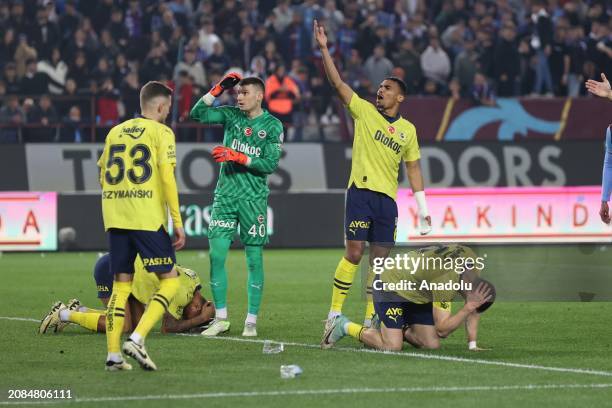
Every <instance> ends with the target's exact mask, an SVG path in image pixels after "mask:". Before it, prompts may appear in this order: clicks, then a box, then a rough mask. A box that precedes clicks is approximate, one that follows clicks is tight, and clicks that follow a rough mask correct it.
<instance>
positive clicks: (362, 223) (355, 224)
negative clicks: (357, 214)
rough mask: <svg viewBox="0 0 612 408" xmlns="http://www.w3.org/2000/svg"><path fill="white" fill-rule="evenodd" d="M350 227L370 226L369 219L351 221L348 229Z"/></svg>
mask: <svg viewBox="0 0 612 408" xmlns="http://www.w3.org/2000/svg"><path fill="white" fill-rule="evenodd" d="M351 228H365V229H367V228H370V221H351V223H350V224H349V229H351Z"/></svg>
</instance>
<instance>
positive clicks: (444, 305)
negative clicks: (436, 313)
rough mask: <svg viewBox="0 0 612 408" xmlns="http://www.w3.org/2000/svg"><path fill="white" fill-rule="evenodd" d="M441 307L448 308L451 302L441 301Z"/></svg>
mask: <svg viewBox="0 0 612 408" xmlns="http://www.w3.org/2000/svg"><path fill="white" fill-rule="evenodd" d="M440 308H442V309H444V310H447V309H449V308H450V303H449V302H440Z"/></svg>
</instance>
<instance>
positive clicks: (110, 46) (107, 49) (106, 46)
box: [97, 28, 119, 59]
mask: <svg viewBox="0 0 612 408" xmlns="http://www.w3.org/2000/svg"><path fill="white" fill-rule="evenodd" d="M117 54H119V47H117V44H116V43H115V39H114V38H113V36H112V35H111V32H110V31H109V29H107V28H105V29H104V30H102V32H101V33H100V47H99V48H98V51H97V55H99V56H103V57H105V58H109V59H113V58H115V57H116V56H117Z"/></svg>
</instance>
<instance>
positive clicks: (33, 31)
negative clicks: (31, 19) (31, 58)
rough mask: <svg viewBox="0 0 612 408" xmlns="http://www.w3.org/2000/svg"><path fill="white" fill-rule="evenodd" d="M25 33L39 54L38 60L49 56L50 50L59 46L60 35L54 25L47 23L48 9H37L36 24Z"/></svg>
mask: <svg viewBox="0 0 612 408" xmlns="http://www.w3.org/2000/svg"><path fill="white" fill-rule="evenodd" d="M29 27H30V30H29V32H27V35H28V38H29V41H31V43H32V45H33V46H34V48H36V50H37V51H38V52H39V55H38V57H39V58H40V59H47V58H49V57H50V56H51V50H52V49H53V48H54V47H57V46H59V45H60V41H61V35H60V30H59V27H58V26H57V24H56V23H54V22H51V21H49V8H48V7H39V8H38V11H37V12H36V23H35V24H32V25H31V26H29Z"/></svg>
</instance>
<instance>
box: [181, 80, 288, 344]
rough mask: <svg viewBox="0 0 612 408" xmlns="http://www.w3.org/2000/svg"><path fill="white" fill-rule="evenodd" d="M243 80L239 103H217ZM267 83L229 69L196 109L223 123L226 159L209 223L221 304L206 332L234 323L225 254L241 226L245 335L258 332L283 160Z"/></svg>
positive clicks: (222, 156)
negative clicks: (273, 182) (271, 211)
mask: <svg viewBox="0 0 612 408" xmlns="http://www.w3.org/2000/svg"><path fill="white" fill-rule="evenodd" d="M236 85H238V88H237V93H238V106H220V107H212V105H213V103H214V101H215V98H216V97H218V96H219V95H221V94H222V93H223V92H224V91H225V90H227V89H230V88H233V87H234V86H236ZM264 90H265V87H264V83H263V81H262V80H261V79H259V78H256V77H249V78H244V79H242V78H241V77H240V75H238V74H236V73H229V74H227V75H226V76H225V77H224V78H223V79H222V80H221V81H220V82H219V83H218V84H217V85H215V86H214V87H213V88H212V89H211V90H210V92H208V93H207V94H206V95H204V96H203V97H202V98H201V99H200V100H199V101H198V102H197V103H196V104H195V106H194V107H193V109H192V110H191V117H192V118H193V119H195V120H197V121H199V122H201V123H218V124H222V125H223V128H224V137H223V146H217V147H215V148H214V149H213V157H214V159H215V161H216V162H218V163H221V170H220V172H219V180H218V181H217V187H216V189H215V199H214V202H213V209H212V214H211V220H210V224H209V229H208V239H209V243H210V286H211V290H212V294H213V300H214V303H215V308H216V316H215V321H214V322H213V323H212V324H211V325H210V327H209V328H208V329H207V330H205V331H204V332H202V335H204V336H216V335H218V334H220V333H224V332H227V331H228V330H229V327H230V323H229V320H228V312H227V272H226V270H225V259H226V257H227V252H228V250H229V248H230V245H231V243H232V240H233V238H234V235H235V233H236V230H237V228H238V226H240V240H241V241H242V243H243V244H244V247H245V252H246V258H247V268H248V282H247V291H248V314H247V317H246V320H245V324H244V330H243V332H242V335H243V336H257V330H256V324H257V314H258V312H259V306H260V304H261V295H262V290H263V284H264V276H263V254H262V252H263V251H262V249H263V246H264V245H265V244H266V243H267V242H268V232H267V219H268V217H267V211H268V194H269V193H270V190H269V189H268V184H267V179H268V175H270V174H272V173H273V172H274V170H276V168H277V166H278V160H279V158H280V155H281V145H282V142H283V126H282V123H281V122H280V121H279V120H278V119H277V118H275V117H274V116H272V115H271V114H270V113H269V112H268V111H266V110H265V109H262V107H261V103H262V101H263V98H264Z"/></svg>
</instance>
